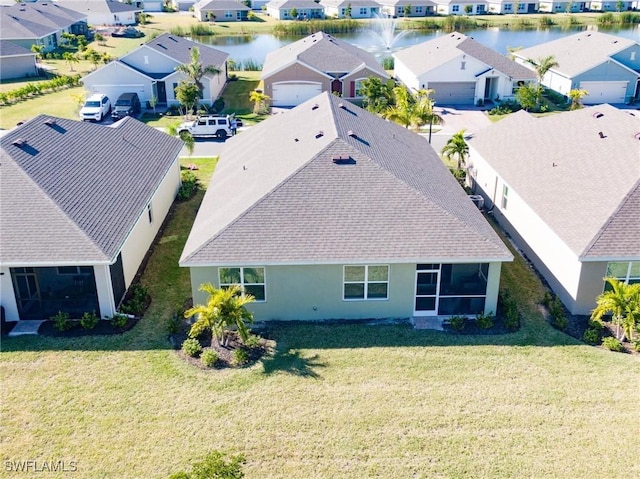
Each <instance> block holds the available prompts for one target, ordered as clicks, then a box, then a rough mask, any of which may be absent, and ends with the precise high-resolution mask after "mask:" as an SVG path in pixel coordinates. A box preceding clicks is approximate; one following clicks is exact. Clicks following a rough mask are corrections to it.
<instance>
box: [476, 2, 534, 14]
mask: <svg viewBox="0 0 640 479" xmlns="http://www.w3.org/2000/svg"><path fill="white" fill-rule="evenodd" d="M486 11H487V12H489V13H494V14H511V13H514V14H515V13H518V14H522V13H537V11H538V3H528V2H516V1H513V0H511V1H508V0H488V1H487V7H486Z"/></svg>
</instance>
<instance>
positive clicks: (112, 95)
mask: <svg viewBox="0 0 640 479" xmlns="http://www.w3.org/2000/svg"><path fill="white" fill-rule="evenodd" d="M91 91H92V93H102V94H104V95H107V96H108V97H109V100H111V104H112V105H113V104H114V103H115V102H116V100H117V99H118V97H119V96H120V95H122V94H123V93H137V94H138V98H140V101H141V102H142V105H143V106H144V102H145V101H146V100H147V98H145V94H144V85H93V86H92V87H91Z"/></svg>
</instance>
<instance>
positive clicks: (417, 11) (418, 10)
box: [416, 5, 422, 13]
mask: <svg viewBox="0 0 640 479" xmlns="http://www.w3.org/2000/svg"><path fill="white" fill-rule="evenodd" d="M416 13H422V7H421V6H419V5H418V6H417V7H416Z"/></svg>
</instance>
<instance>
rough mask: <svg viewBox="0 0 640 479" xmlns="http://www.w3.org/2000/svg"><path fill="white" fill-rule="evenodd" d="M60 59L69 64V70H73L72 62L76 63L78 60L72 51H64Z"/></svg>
mask: <svg viewBox="0 0 640 479" xmlns="http://www.w3.org/2000/svg"><path fill="white" fill-rule="evenodd" d="M62 59H63V60H64V61H66V62H67V63H68V64H69V70H71V71H75V70H74V69H73V64H74V63H78V62H79V61H80V60H78V57H76V56H75V55H74V54H73V53H71V52H64V53H63V54H62Z"/></svg>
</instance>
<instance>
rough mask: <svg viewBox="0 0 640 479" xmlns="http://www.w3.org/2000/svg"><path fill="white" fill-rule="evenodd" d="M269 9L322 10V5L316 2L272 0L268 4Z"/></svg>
mask: <svg viewBox="0 0 640 479" xmlns="http://www.w3.org/2000/svg"><path fill="white" fill-rule="evenodd" d="M266 5H267V7H269V8H274V9H276V10H280V9H283V8H284V9H291V8H296V9H301V8H307V9H308V8H313V9H318V10H322V8H323V7H322V5H319V4H318V3H316V2H315V1H314V0H271V1H270V2H268V3H267V4H266Z"/></svg>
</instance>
